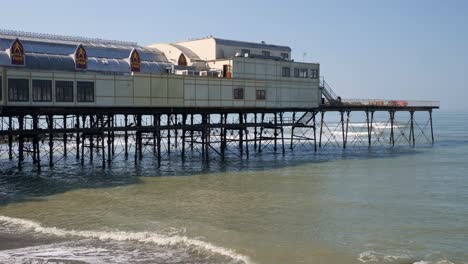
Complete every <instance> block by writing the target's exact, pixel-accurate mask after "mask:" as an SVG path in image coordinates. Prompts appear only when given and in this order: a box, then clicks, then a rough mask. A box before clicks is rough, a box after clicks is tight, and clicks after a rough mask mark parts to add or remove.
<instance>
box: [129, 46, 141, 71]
mask: <svg viewBox="0 0 468 264" xmlns="http://www.w3.org/2000/svg"><path fill="white" fill-rule="evenodd" d="M130 68H131V69H132V72H140V69H141V58H140V53H138V51H137V50H136V49H133V50H132V52H130Z"/></svg>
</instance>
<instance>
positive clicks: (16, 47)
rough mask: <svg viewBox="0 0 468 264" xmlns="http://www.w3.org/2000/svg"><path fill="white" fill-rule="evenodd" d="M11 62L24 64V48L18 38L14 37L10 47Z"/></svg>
mask: <svg viewBox="0 0 468 264" xmlns="http://www.w3.org/2000/svg"><path fill="white" fill-rule="evenodd" d="M10 56H11V64H13V65H21V66H23V65H24V48H23V44H21V41H20V40H19V39H15V41H13V43H12V44H11V47H10Z"/></svg>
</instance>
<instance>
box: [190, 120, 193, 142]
mask: <svg viewBox="0 0 468 264" xmlns="http://www.w3.org/2000/svg"><path fill="white" fill-rule="evenodd" d="M190 150H191V151H193V113H192V114H190Z"/></svg>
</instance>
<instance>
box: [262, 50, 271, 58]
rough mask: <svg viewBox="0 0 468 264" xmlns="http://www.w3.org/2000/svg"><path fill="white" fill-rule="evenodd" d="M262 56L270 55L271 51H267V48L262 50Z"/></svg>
mask: <svg viewBox="0 0 468 264" xmlns="http://www.w3.org/2000/svg"><path fill="white" fill-rule="evenodd" d="M262 56H263V57H270V52H269V51H266V50H263V51H262Z"/></svg>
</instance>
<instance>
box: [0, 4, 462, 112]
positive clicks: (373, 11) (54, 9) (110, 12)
mask: <svg viewBox="0 0 468 264" xmlns="http://www.w3.org/2000/svg"><path fill="white" fill-rule="evenodd" d="M1 10H2V11H1V15H0V27H1V28H5V29H16V30H23V31H33V32H44V33H55V34H67V35H79V36H87V37H100V38H109V39H118V40H131V41H137V42H138V43H139V44H142V45H146V44H151V43H155V42H171V41H178V40H185V39H188V38H195V37H203V36H208V35H213V36H217V37H222V38H229V39H238V40H248V41H262V40H264V41H266V42H267V43H275V44H283V45H289V46H291V48H292V49H293V58H295V59H296V60H297V61H301V60H302V59H303V56H302V54H303V53H304V52H306V53H307V56H306V57H305V60H306V61H308V62H320V64H321V74H322V75H324V76H325V78H326V80H327V81H328V82H329V83H330V84H331V85H332V87H333V88H334V90H335V91H336V93H337V94H339V95H342V97H345V98H386V99H387V98H388V99H416V100H440V101H441V104H442V109H444V110H468V104H467V103H466V101H467V100H468V1H455V0H453V1H452V0H448V1H442V0H441V1H418V0H414V1H399V0H395V1H370V0H369V1H360V0H353V1H310V0H309V1H294V0H290V1H274V0H270V1H253V0H251V1H244V0H237V1H211V0H205V1H167V0H166V1H149V0H148V1H138V0H134V1H116V0H115V1H97V0H94V1H91V0H81V1H63V0H62V1H52V0H41V1H37V0H29V1H20V0H17V1H7V2H6V3H3V4H2V9H1Z"/></svg>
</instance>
